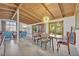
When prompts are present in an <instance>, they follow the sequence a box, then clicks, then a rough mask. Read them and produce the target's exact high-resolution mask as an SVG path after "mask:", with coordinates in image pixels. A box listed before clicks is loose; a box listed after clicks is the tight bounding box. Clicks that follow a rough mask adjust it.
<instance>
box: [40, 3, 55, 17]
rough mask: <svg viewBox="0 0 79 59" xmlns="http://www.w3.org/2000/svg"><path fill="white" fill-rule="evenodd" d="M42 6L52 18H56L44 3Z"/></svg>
mask: <svg viewBox="0 0 79 59" xmlns="http://www.w3.org/2000/svg"><path fill="white" fill-rule="evenodd" d="M41 4H42V5H43V7H44V8H45V9H46V10H47V11H48V12H49V13H50V14H51V16H52V17H53V18H55V17H54V15H53V14H52V13H51V12H50V10H49V9H48V7H47V6H46V5H45V4H44V3H41Z"/></svg>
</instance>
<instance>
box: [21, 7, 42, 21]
mask: <svg viewBox="0 0 79 59" xmlns="http://www.w3.org/2000/svg"><path fill="white" fill-rule="evenodd" d="M20 9H21V10H22V11H24V12H25V13H26V14H28V15H29V16H31V17H33V18H35V19H36V21H37V22H39V21H42V19H40V18H39V17H37V16H36V15H34V14H32V13H31V12H29V11H28V10H26V9H24V8H23V7H21V8H20Z"/></svg>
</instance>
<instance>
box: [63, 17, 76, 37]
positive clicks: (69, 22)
mask: <svg viewBox="0 0 79 59" xmlns="http://www.w3.org/2000/svg"><path fill="white" fill-rule="evenodd" d="M63 24H64V36H66V32H68V31H70V28H71V26H73V27H74V29H75V16H71V17H65V18H64V23H63Z"/></svg>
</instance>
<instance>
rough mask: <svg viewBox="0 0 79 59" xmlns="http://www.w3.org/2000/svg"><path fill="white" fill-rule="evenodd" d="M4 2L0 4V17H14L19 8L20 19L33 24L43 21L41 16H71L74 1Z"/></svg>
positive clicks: (52, 17)
mask: <svg viewBox="0 0 79 59" xmlns="http://www.w3.org/2000/svg"><path fill="white" fill-rule="evenodd" d="M20 5H21V4H19V3H17V4H15V3H12V4H10V3H4V4H2V3H1V4H0V19H15V20H16V15H15V17H14V14H15V12H16V10H17V8H19V10H20V21H21V22H24V23H26V24H33V23H38V22H42V21H43V17H45V16H48V17H49V18H50V20H54V19H58V18H63V17H68V16H73V15H74V13H75V8H76V4H75V3H25V4H22V5H21V6H20Z"/></svg>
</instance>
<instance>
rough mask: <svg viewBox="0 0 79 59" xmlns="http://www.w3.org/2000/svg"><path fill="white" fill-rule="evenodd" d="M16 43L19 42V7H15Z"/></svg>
mask: <svg viewBox="0 0 79 59" xmlns="http://www.w3.org/2000/svg"><path fill="white" fill-rule="evenodd" d="M16 14H17V43H19V39H20V38H19V9H17V13H16Z"/></svg>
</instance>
